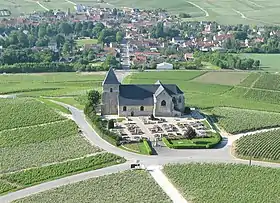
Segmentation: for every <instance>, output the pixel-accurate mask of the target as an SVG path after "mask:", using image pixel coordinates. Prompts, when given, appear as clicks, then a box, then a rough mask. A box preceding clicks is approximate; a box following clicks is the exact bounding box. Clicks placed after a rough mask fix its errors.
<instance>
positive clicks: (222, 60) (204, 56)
mask: <svg viewBox="0 0 280 203" xmlns="http://www.w3.org/2000/svg"><path fill="white" fill-rule="evenodd" d="M194 57H195V58H199V59H200V60H201V61H205V62H210V63H212V64H213V65H216V66H219V67H221V68H222V69H241V70H254V69H258V68H259V67H255V66H254V64H255V61H254V59H251V58H240V57H239V56H237V55H233V54H228V53H220V52H196V53H195V54H194Z"/></svg>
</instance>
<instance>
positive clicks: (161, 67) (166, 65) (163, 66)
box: [157, 62, 173, 70]
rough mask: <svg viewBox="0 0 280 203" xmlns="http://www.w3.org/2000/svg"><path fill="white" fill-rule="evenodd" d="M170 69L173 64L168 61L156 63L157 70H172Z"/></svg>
mask: <svg viewBox="0 0 280 203" xmlns="http://www.w3.org/2000/svg"><path fill="white" fill-rule="evenodd" d="M172 69H173V65H172V64H170V63H166V62H163V63H160V64H157V70H172Z"/></svg>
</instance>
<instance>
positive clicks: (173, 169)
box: [164, 163, 280, 203]
mask: <svg viewBox="0 0 280 203" xmlns="http://www.w3.org/2000/svg"><path fill="white" fill-rule="evenodd" d="M164 172H165V174H167V176H168V177H169V178H170V179H171V182H172V183H173V184H174V185H175V186H176V188H177V189H178V190H179V191H180V192H181V193H182V194H183V196H184V197H185V198H186V200H187V201H188V202H192V203H222V202H223V203H238V202H239V203H241V202H242V203H245V202H246V203H249V202H254V203H263V202H267V203H268V202H269V203H272V202H274V203H276V202H279V199H280V193H279V192H278V191H279V190H280V179H279V177H280V170H279V169H276V168H265V167H258V166H248V165H234V164H200V163H197V164H184V165H179V164H176V165H167V166H165V167H164Z"/></svg>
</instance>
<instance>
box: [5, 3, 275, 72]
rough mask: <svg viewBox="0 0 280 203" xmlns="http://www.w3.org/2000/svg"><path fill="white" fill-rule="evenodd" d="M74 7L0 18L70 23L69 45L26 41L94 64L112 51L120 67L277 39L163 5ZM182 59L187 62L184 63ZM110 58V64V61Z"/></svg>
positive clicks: (268, 31) (11, 22)
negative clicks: (191, 16)
mask: <svg viewBox="0 0 280 203" xmlns="http://www.w3.org/2000/svg"><path fill="white" fill-rule="evenodd" d="M75 10H76V12H70V9H68V12H63V11H59V10H58V11H48V12H41V13H40V12H35V13H33V14H30V15H27V16H26V15H25V16H21V17H17V18H10V19H7V18H4V19H1V24H2V25H3V26H5V27H6V28H8V27H15V28H16V27H20V26H24V27H23V29H24V28H26V27H29V28H30V26H31V27H34V26H35V27H36V26H39V27H40V26H41V25H43V24H50V23H58V22H61V21H62V22H65V23H68V24H69V25H70V26H71V27H73V28H72V29H73V31H71V30H70V31H69V32H68V33H66V34H64V35H63V37H64V38H65V41H67V40H68V41H69V44H70V45H69V44H68V45H67V46H68V47H66V48H64V46H63V45H62V44H61V43H58V40H57V38H52V37H48V36H42V38H44V40H45V41H44V43H36V44H35V46H31V45H29V47H30V48H31V49H32V51H33V52H36V51H42V50H51V51H52V52H54V53H58V54H59V57H53V58H55V59H53V61H57V62H64V63H65V62H66V63H67V62H68V63H73V62H79V63H81V64H94V66H98V65H99V64H100V63H103V62H104V61H106V58H107V57H108V55H111V56H112V57H114V58H116V59H117V60H114V62H113V63H115V65H116V64H117V65H116V68H123V69H127V68H131V69H139V68H142V69H143V68H144V69H155V68H158V69H178V63H179V64H180V63H181V64H180V65H179V67H181V65H182V64H183V66H185V68H190V69H197V68H200V67H201V66H203V64H201V61H199V60H198V61H196V60H194V58H195V57H194V52H195V51H200V52H213V51H219V52H233V53H235V52H261V51H272V52H275V51H277V50H278V47H276V48H275V47H272V48H271V50H270V48H269V45H267V44H266V42H267V41H268V39H269V38H271V39H274V38H275V39H277V37H278V35H279V33H280V32H279V31H278V30H275V29H272V28H270V27H257V26H255V27H254V28H253V29H251V28H249V26H247V25H236V26H231V25H219V24H217V23H215V22H188V21H187V18H180V17H178V16H176V15H171V14H169V13H168V12H167V11H166V10H164V9H156V10H140V9H137V8H121V9H117V8H113V9H110V8H93V7H88V6H83V5H77V6H75ZM85 23H88V27H90V26H89V25H91V28H88V29H87V30H84V27H82V26H83V25H84V24H85ZM77 24H81V26H80V27H81V28H82V29H83V30H82V31H81V32H78V31H76V30H74V28H75V26H77ZM101 24H102V26H104V29H107V30H110V31H112V32H114V33H113V34H112V33H111V34H110V33H109V34H108V33H107V32H104V33H105V34H104V33H102V36H103V35H105V37H103V38H102V37H100V34H101V32H100V30H99V32H94V31H92V30H94V27H95V26H100V25H101ZM77 27H79V26H77ZM102 29H103V28H102ZM91 31H92V32H91ZM23 32H24V33H25V34H26V35H28V34H30V31H28V30H23ZM116 33H117V36H116V35H115V34H116ZM0 34H1V35H0V45H1V46H0V50H1V52H4V51H5V49H11V47H10V46H7V44H5V42H7V40H6V39H8V38H9V37H10V34H11V33H9V31H6V30H5V29H2V31H1V33H0ZM107 35H109V36H107ZM106 36H107V37H106ZM79 42H82V43H79ZM72 43H74V44H72ZM3 44H4V45H3ZM270 44H272V43H271V42H270ZM73 47H74V48H73ZM67 48H68V49H67ZM263 49H264V50H263ZM275 49H276V50H275ZM84 53H86V55H85V54H84ZM79 55H80V56H82V58H83V60H82V59H81V57H79ZM53 61H52V62H53ZM193 61H196V63H195V62H193ZM20 62H21V61H20ZM27 62H29V61H27ZM185 62H186V63H188V64H184V63H185ZM109 63H111V64H110V65H114V64H112V62H111V61H110V62H109ZM3 64H5V63H4V62H3Z"/></svg>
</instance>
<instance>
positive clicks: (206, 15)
mask: <svg viewBox="0 0 280 203" xmlns="http://www.w3.org/2000/svg"><path fill="white" fill-rule="evenodd" d="M186 2H188V3H189V4H191V5H193V6H195V7H197V8H199V9H200V10H202V11H203V12H204V13H205V17H208V16H209V13H208V12H207V11H206V10H205V9H204V8H202V7H200V6H199V5H197V4H195V3H193V2H191V1H186Z"/></svg>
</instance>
